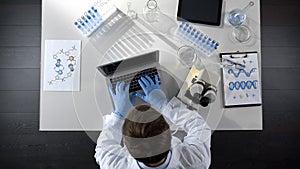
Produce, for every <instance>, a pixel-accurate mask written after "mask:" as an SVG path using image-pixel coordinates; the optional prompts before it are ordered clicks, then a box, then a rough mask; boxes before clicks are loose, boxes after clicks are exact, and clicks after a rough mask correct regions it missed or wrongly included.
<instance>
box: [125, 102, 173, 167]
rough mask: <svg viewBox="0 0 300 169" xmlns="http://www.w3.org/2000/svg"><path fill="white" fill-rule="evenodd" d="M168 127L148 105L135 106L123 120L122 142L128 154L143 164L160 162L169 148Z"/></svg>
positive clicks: (169, 134) (169, 135)
mask: <svg viewBox="0 0 300 169" xmlns="http://www.w3.org/2000/svg"><path fill="white" fill-rule="evenodd" d="M171 138H172V136H171V131H170V126H169V124H168V123H167V122H166V120H165V118H164V117H163V116H162V115H161V113H159V112H158V111H157V110H156V109H155V108H153V107H151V106H150V105H145V104H142V105H138V106H135V107H134V108H133V109H132V110H131V111H130V112H129V113H128V116H127V118H126V119H125V122H124V125H123V141H124V144H125V145H126V147H127V149H128V151H129V153H130V154H131V155H132V156H133V157H134V158H135V159H136V160H137V161H140V162H143V163H144V164H146V165H147V164H153V163H157V162H159V161H161V160H162V159H163V158H164V157H166V156H167V155H168V152H169V150H170V148H171Z"/></svg>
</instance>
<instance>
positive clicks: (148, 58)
mask: <svg viewBox="0 0 300 169" xmlns="http://www.w3.org/2000/svg"><path fill="white" fill-rule="evenodd" d="M158 61H159V51H158V50H157V51H154V52H150V53H146V54H141V55H138V56H134V57H131V58H128V59H125V60H121V61H116V62H112V63H109V64H106V65H101V66H98V67H97V69H98V70H99V71H100V73H102V74H103V75H104V76H111V75H113V74H114V73H115V72H116V71H117V70H118V71H122V70H128V69H131V68H134V67H137V66H139V65H148V64H151V63H155V62H158Z"/></svg>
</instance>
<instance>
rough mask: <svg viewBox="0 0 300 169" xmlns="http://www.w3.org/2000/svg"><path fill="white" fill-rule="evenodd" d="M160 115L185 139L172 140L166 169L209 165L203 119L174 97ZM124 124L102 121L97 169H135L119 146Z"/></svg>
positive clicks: (207, 134)
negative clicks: (172, 124)
mask: <svg viewBox="0 0 300 169" xmlns="http://www.w3.org/2000/svg"><path fill="white" fill-rule="evenodd" d="M162 114H163V115H164V116H165V117H166V118H168V119H169V120H170V121H171V122H173V123H174V124H176V125H177V126H178V127H180V128H182V129H183V130H185V132H186V133H187V136H185V137H184V141H183V142H182V141H181V140H179V139H178V138H177V137H172V157H171V160H170V163H169V165H168V167H167V168H168V169H207V168H209V165H210V161H211V160H210V159H211V153H210V137H211V130H210V128H209V127H208V126H207V124H206V123H205V121H204V119H203V118H202V117H201V116H200V115H199V114H198V113H197V112H196V111H191V110H189V109H187V108H186V106H185V105H184V104H183V103H182V102H181V101H179V100H178V99H177V98H176V97H174V98H173V99H172V100H171V101H170V102H169V103H168V104H167V105H166V106H165V107H164V108H163V112H162ZM123 123H124V120H121V119H119V118H117V117H115V116H114V115H111V116H110V119H107V120H106V121H105V125H104V127H103V130H102V132H101V134H100V136H99V138H98V141H97V146H96V149H95V150H96V153H95V158H96V162H97V163H98V164H99V165H100V167H101V169H139V166H138V165H137V161H136V160H135V159H134V158H133V157H132V156H131V155H130V154H129V152H128V150H127V149H126V147H125V146H124V147H123V146H121V145H120V144H121V139H122V126H123Z"/></svg>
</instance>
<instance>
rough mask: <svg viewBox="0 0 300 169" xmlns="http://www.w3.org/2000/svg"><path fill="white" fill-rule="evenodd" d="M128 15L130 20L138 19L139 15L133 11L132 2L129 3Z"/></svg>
mask: <svg viewBox="0 0 300 169" xmlns="http://www.w3.org/2000/svg"><path fill="white" fill-rule="evenodd" d="M127 8H128V10H127V15H128V16H129V18H131V19H136V18H137V13H136V12H135V11H134V10H132V9H131V2H128V3H127Z"/></svg>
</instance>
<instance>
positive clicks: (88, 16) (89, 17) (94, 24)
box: [84, 12, 97, 26]
mask: <svg viewBox="0 0 300 169" xmlns="http://www.w3.org/2000/svg"><path fill="white" fill-rule="evenodd" d="M84 15H85V17H86V18H88V20H89V21H90V22H91V23H92V24H93V26H96V25H97V23H96V22H95V20H94V19H93V18H92V17H91V16H90V15H88V14H87V13H86V12H85V13H84Z"/></svg>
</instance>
